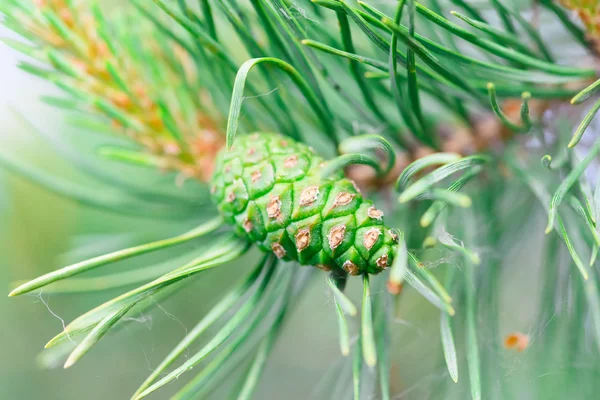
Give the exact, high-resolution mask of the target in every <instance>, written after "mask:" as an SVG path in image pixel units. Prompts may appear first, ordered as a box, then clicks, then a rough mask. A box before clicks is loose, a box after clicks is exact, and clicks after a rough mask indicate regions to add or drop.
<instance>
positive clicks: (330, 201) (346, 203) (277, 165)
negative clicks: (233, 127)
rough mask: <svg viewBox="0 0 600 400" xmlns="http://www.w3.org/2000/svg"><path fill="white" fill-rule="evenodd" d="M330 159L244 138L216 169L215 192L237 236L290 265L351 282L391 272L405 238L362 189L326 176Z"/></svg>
mask: <svg viewBox="0 0 600 400" xmlns="http://www.w3.org/2000/svg"><path fill="white" fill-rule="evenodd" d="M323 165H324V160H323V159H322V158H321V157H319V156H318V155H316V154H314V151H313V150H312V149H311V148H310V147H308V146H306V145H304V144H302V143H298V142H295V141H293V140H292V139H290V138H287V137H284V136H282V135H279V134H273V133H255V134H252V135H245V136H241V137H239V138H237V139H236V142H235V145H234V146H233V147H232V148H231V150H229V151H227V150H222V151H221V153H220V154H219V156H218V158H217V162H216V168H215V173H214V175H213V178H212V188H211V193H212V196H213V199H214V201H215V202H216V204H217V206H218V208H219V211H220V212H221V214H222V215H223V217H224V218H225V220H226V221H227V222H229V223H230V224H232V225H234V226H235V228H236V232H237V233H238V234H239V235H240V236H242V237H245V238H247V239H248V240H249V241H251V242H253V243H256V244H257V245H258V246H259V247H260V248H261V249H262V250H263V251H272V252H274V253H275V255H276V256H277V257H279V258H280V259H284V260H297V261H299V262H300V264H302V265H313V266H316V267H319V268H322V269H325V270H339V269H340V268H342V269H343V270H345V271H347V272H348V273H350V274H351V275H359V274H362V273H370V274H377V273H379V272H381V271H382V270H384V269H385V268H387V267H388V266H389V265H391V262H392V258H393V255H394V250H395V248H396V242H397V240H398V235H397V233H395V231H394V230H392V229H389V228H387V227H385V225H384V224H383V212H381V211H380V210H378V209H377V208H375V207H374V206H373V203H372V202H370V201H369V200H365V199H363V197H362V195H361V193H360V191H359V190H358V188H357V187H356V185H355V184H354V182H352V181H350V180H348V179H346V178H344V176H343V174H342V173H341V172H340V173H337V174H335V175H333V176H331V177H328V178H322V177H321V176H320V170H321V169H322V167H323Z"/></svg>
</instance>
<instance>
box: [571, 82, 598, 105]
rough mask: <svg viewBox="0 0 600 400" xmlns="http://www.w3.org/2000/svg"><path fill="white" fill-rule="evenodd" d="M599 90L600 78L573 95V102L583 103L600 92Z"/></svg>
mask: <svg viewBox="0 0 600 400" xmlns="http://www.w3.org/2000/svg"><path fill="white" fill-rule="evenodd" d="M598 90H600V79H598V80H597V81H596V82H594V83H592V84H591V85H590V86H588V87H586V88H585V89H583V90H582V91H581V92H579V93H577V94H576V95H575V96H573V98H572V99H571V104H573V105H575V104H581V103H583V102H584V101H586V100H587V99H589V98H590V97H592V96H593V95H595V94H596V93H597V92H598Z"/></svg>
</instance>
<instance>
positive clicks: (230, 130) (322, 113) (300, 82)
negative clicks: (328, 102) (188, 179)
mask: <svg viewBox="0 0 600 400" xmlns="http://www.w3.org/2000/svg"><path fill="white" fill-rule="evenodd" d="M260 64H267V65H272V66H274V67H276V68H277V69H279V70H280V71H282V72H285V73H286V74H287V75H288V76H289V77H290V78H291V79H292V81H293V82H294V83H295V84H296V86H298V89H300V91H301V92H302V94H303V95H304V96H305V97H306V100H307V101H308V102H309V104H310V105H311V107H312V109H313V110H314V112H315V114H316V115H317V117H318V118H319V120H320V121H321V123H322V125H323V129H324V132H325V133H327V135H328V136H329V137H330V138H331V139H332V140H333V141H334V143H336V144H337V142H338V139H337V136H336V134H335V132H336V130H335V127H334V124H333V117H332V116H331V114H330V112H329V110H328V109H326V108H323V104H322V103H321V102H320V101H319V98H318V97H317V95H316V94H315V93H314V92H313V89H312V87H311V86H310V85H309V84H308V82H306V81H305V80H304V78H303V77H302V76H301V75H300V73H299V72H298V71H297V70H296V69H295V68H294V67H293V66H292V65H290V64H288V63H287V62H285V61H283V60H280V59H278V58H273V57H262V58H253V59H251V60H248V61H246V62H245V63H243V64H242V66H241V67H240V69H239V70H238V73H237V75H236V77H235V83H234V85H233V93H232V94H231V105H230V108H229V117H228V118H227V148H231V146H232V145H233V141H234V140H235V136H236V134H237V129H238V124H239V118H240V113H241V110H242V102H243V101H244V88H245V86H246V80H247V78H248V74H249V73H250V71H251V70H252V68H253V67H255V66H257V65H260Z"/></svg>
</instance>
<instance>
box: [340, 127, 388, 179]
mask: <svg viewBox="0 0 600 400" xmlns="http://www.w3.org/2000/svg"><path fill="white" fill-rule="evenodd" d="M338 149H339V151H340V153H342V154H345V153H354V152H361V151H362V152H364V151H372V152H378V151H379V152H382V153H383V156H384V157H385V161H386V166H385V168H383V170H382V174H384V175H385V174H387V173H388V172H390V171H391V170H392V168H393V167H394V165H395V164H396V151H395V150H394V148H393V147H392V145H391V144H390V142H388V141H387V140H386V139H385V138H384V137H383V136H381V135H358V136H351V137H349V138H347V139H344V140H343V141H342V142H341V143H340V145H339V146H338Z"/></svg>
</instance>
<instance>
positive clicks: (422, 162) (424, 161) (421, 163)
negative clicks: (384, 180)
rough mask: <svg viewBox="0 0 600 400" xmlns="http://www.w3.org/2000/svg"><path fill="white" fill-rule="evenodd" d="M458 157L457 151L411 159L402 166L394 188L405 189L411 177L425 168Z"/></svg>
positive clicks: (454, 159) (451, 160) (457, 158)
mask: <svg viewBox="0 0 600 400" xmlns="http://www.w3.org/2000/svg"><path fill="white" fill-rule="evenodd" d="M459 159H460V154H458V153H435V154H430V155H428V156H425V157H421V158H419V159H418V160H415V161H413V162H412V163H411V164H410V165H409V166H408V167H406V168H404V170H403V171H402V173H401V174H400V176H399V177H398V180H397V181H396V190H398V191H402V190H404V189H406V186H407V185H408V182H409V181H410V180H411V178H412V177H413V176H415V175H416V174H417V173H419V172H420V171H423V170H424V169H426V168H429V167H432V166H434V165H440V164H447V163H450V162H453V161H457V160H459Z"/></svg>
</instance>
